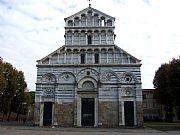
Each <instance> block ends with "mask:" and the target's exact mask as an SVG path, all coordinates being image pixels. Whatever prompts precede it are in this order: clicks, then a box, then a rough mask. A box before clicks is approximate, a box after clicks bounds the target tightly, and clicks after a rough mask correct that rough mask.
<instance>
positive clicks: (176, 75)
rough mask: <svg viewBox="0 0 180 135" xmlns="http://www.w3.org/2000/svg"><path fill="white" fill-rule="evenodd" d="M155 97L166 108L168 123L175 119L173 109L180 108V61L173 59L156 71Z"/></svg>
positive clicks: (154, 82) (154, 81)
mask: <svg viewBox="0 0 180 135" xmlns="http://www.w3.org/2000/svg"><path fill="white" fill-rule="evenodd" d="M153 84H154V87H155V88H156V93H155V96H156V98H157V99H159V103H160V104H162V105H163V106H164V110H165V112H166V121H169V122H171V121H172V119H173V108H174V107H175V106H176V107H179V106H180V98H179V97H180V60H179V59H173V60H172V61H171V62H169V63H168V64H162V65H161V66H160V67H159V69H158V70H157V71H156V73H155V76H154V80H153Z"/></svg>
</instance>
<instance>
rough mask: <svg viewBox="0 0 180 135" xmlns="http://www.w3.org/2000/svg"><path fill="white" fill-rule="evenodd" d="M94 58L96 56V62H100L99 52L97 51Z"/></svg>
mask: <svg viewBox="0 0 180 135" xmlns="http://www.w3.org/2000/svg"><path fill="white" fill-rule="evenodd" d="M94 58H95V60H94V62H95V64H97V63H99V53H95V55H94Z"/></svg>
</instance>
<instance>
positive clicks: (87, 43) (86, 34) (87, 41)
mask: <svg viewBox="0 0 180 135" xmlns="http://www.w3.org/2000/svg"><path fill="white" fill-rule="evenodd" d="M87 34H88V33H87V32H85V37H86V45H87V44H88V41H87V36H88V35H87Z"/></svg>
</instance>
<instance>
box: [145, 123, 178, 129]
mask: <svg viewBox="0 0 180 135" xmlns="http://www.w3.org/2000/svg"><path fill="white" fill-rule="evenodd" d="M144 126H145V127H150V128H153V129H156V130H160V131H177V130H179V131H180V123H166V122H145V123H144Z"/></svg>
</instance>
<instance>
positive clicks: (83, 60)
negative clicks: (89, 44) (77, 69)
mask: <svg viewBox="0 0 180 135" xmlns="http://www.w3.org/2000/svg"><path fill="white" fill-rule="evenodd" d="M81 64H85V54H84V53H82V54H81Z"/></svg>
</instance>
